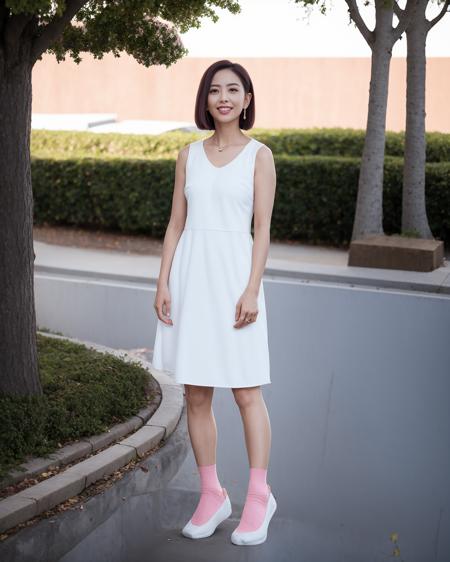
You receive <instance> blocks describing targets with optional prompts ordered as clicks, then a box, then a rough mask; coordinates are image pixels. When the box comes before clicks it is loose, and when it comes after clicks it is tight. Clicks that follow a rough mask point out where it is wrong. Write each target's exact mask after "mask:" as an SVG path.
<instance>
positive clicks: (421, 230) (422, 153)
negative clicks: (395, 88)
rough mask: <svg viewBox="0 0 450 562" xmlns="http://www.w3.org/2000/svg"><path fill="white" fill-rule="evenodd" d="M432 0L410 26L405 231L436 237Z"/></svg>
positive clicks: (421, 6)
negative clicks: (432, 211)
mask: <svg viewBox="0 0 450 562" xmlns="http://www.w3.org/2000/svg"><path fill="white" fill-rule="evenodd" d="M427 4H428V0H421V2H420V4H419V9H418V12H417V14H416V17H415V18H414V19H413V20H412V21H411V23H410V24H409V26H408V28H407V30H406V37H407V59H406V61H407V76H406V126H405V160H404V169H403V194H402V233H407V232H410V233H411V232H414V231H415V235H416V236H417V237H418V238H434V237H433V234H432V232H431V229H430V226H429V224H428V217H427V211H426V200H425V163H426V136H425V115H426V113H425V89H426V54H425V43H426V39H427V33H428V29H427V20H426V18H425V10H426V7H427Z"/></svg>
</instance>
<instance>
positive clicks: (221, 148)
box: [213, 142, 241, 152]
mask: <svg viewBox="0 0 450 562" xmlns="http://www.w3.org/2000/svg"><path fill="white" fill-rule="evenodd" d="M213 144H214V146H217V150H218V151H219V152H222V151H223V149H224V148H227V147H228V146H236V143H232V144H225V145H224V146H222V147H221V146H220V144H217V143H215V142H214V143H213ZM237 146H241V145H237Z"/></svg>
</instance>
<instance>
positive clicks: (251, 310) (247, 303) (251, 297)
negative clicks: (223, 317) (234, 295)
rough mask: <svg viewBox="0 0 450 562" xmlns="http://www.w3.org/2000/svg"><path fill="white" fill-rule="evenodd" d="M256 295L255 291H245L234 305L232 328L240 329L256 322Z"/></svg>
mask: <svg viewBox="0 0 450 562" xmlns="http://www.w3.org/2000/svg"><path fill="white" fill-rule="evenodd" d="M258 312H259V311H258V295H257V293H256V292H255V291H252V290H250V289H246V290H245V291H244V292H243V293H242V295H241V297H240V299H239V300H238V302H237V305H236V312H235V315H234V319H235V320H236V324H234V326H233V327H234V328H242V327H243V326H247V325H248V324H251V323H252V322H255V321H256V317H257V316H258Z"/></svg>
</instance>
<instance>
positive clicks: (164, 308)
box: [153, 285, 173, 326]
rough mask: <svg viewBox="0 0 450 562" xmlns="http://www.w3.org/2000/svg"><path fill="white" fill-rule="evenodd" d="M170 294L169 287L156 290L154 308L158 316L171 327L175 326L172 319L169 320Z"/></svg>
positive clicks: (164, 286) (165, 286)
mask: <svg viewBox="0 0 450 562" xmlns="http://www.w3.org/2000/svg"><path fill="white" fill-rule="evenodd" d="M170 304H171V299H170V292H169V287H168V286H167V285H163V286H162V287H160V286H158V288H157V290H156V297H155V302H154V303H153V306H154V308H155V310H156V314H157V315H158V318H159V319H160V320H161V321H162V322H164V323H165V324H168V325H169V326H173V322H172V319H171V318H169V316H170Z"/></svg>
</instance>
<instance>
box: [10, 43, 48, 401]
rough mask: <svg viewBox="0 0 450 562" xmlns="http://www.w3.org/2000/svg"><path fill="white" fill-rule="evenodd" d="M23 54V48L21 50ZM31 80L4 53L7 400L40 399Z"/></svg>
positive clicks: (26, 68) (19, 61)
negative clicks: (32, 396)
mask: <svg viewBox="0 0 450 562" xmlns="http://www.w3.org/2000/svg"><path fill="white" fill-rule="evenodd" d="M25 48H26V44H25V42H24V43H22V45H21V49H25ZM21 54H23V53H21ZM25 61H26V62H25ZM31 74H32V64H31V63H30V60H29V57H27V56H24V57H16V56H13V57H11V58H10V59H9V60H8V53H7V51H5V50H4V49H1V50H0V319H1V321H0V393H2V394H4V395H30V394H41V393H42V387H41V383H40V378H39V370H38V362H37V345H36V314H35V302H34V257H35V255H34V250H33V194H32V187H31V165H30V164H31V157H30V130H31V100H32V85H31Z"/></svg>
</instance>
